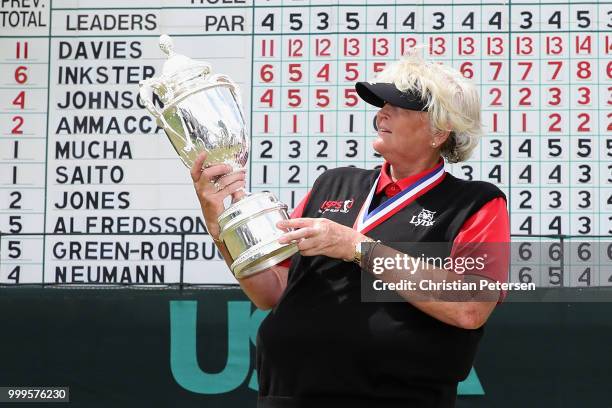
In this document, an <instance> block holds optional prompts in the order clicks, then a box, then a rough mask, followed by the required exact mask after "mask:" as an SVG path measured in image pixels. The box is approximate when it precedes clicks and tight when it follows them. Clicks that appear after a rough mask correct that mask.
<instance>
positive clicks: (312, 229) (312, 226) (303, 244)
mask: <svg viewBox="0 0 612 408" xmlns="http://www.w3.org/2000/svg"><path fill="white" fill-rule="evenodd" d="M276 225H277V226H278V227H279V228H295V229H296V230H295V231H290V232H287V233H285V234H283V235H282V236H281V237H280V238H279V239H278V242H279V243H281V244H288V243H290V242H291V241H297V242H298V244H297V246H298V249H299V250H300V254H302V255H305V256H314V255H325V256H328V257H330V258H338V259H344V260H346V259H352V258H353V255H354V253H355V244H357V242H361V241H363V240H364V239H366V236H365V235H363V234H361V233H359V232H357V231H355V230H354V229H352V228H349V227H347V226H344V225H341V224H338V223H337V222H333V221H330V220H328V219H327V218H294V219H291V220H284V221H279V222H278V223H277V224H276Z"/></svg>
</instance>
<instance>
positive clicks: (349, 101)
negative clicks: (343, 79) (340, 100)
mask: <svg viewBox="0 0 612 408" xmlns="http://www.w3.org/2000/svg"><path fill="white" fill-rule="evenodd" d="M344 101H345V102H344V104H345V105H346V106H347V107H349V108H352V107H354V106H357V104H358V103H359V97H358V96H357V90H356V89H354V88H345V89H344Z"/></svg>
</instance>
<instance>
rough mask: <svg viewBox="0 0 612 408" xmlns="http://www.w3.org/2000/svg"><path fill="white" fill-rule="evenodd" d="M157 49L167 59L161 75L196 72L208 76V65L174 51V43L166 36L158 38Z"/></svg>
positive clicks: (168, 75)
mask: <svg viewBox="0 0 612 408" xmlns="http://www.w3.org/2000/svg"><path fill="white" fill-rule="evenodd" d="M159 48H160V49H161V50H162V52H163V53H164V54H166V57H168V59H167V60H166V62H165V63H164V66H163V68H162V74H163V75H164V76H166V77H170V76H173V75H175V74H180V73H183V72H185V71H191V70H198V71H199V72H201V71H205V72H203V74H204V75H207V74H210V71H211V69H210V65H209V64H207V63H205V62H200V61H196V60H194V59H191V58H189V57H187V56H185V55H183V54H179V53H177V52H175V51H174V42H173V41H172V38H170V36H169V35H167V34H162V35H160V36H159Z"/></svg>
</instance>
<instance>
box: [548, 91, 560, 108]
mask: <svg viewBox="0 0 612 408" xmlns="http://www.w3.org/2000/svg"><path fill="white" fill-rule="evenodd" d="M549 91H550V96H551V100H550V101H549V102H548V104H549V105H551V106H557V105H559V104H560V103H561V88H557V87H553V88H550V89H549Z"/></svg>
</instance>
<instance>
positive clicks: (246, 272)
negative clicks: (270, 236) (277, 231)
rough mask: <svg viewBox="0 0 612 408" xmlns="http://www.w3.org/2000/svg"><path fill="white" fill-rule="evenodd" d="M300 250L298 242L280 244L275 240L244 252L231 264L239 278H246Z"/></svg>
mask: <svg viewBox="0 0 612 408" xmlns="http://www.w3.org/2000/svg"><path fill="white" fill-rule="evenodd" d="M296 252H298V248H297V244H288V245H287V244H283V245H281V244H279V243H278V241H276V240H274V241H271V242H265V243H262V244H260V245H257V246H254V247H253V248H250V249H248V250H247V251H245V252H243V253H242V254H241V255H240V256H239V257H238V258H237V259H236V260H235V261H234V262H233V263H232V266H231V269H232V272H234V276H236V278H237V279H242V278H246V277H247V276H250V275H254V274H256V273H259V272H261V271H263V270H264V269H268V268H270V267H272V266H274V265H277V264H278V263H279V262H282V261H284V260H285V259H287V258H289V257H290V256H292V255H293V254H295V253H296Z"/></svg>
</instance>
